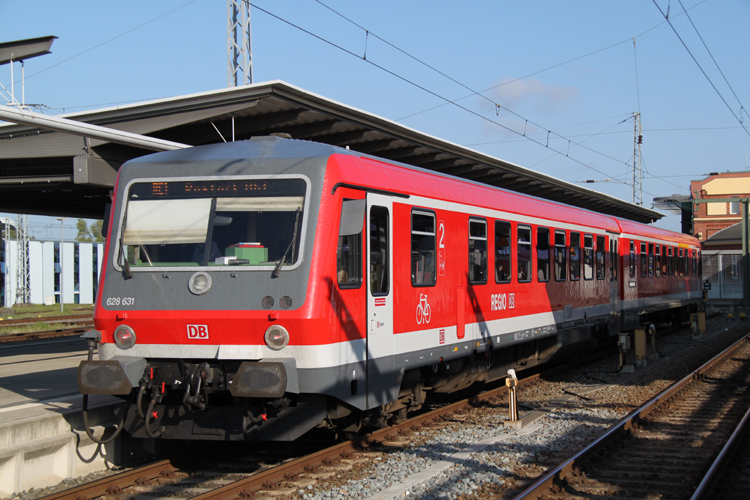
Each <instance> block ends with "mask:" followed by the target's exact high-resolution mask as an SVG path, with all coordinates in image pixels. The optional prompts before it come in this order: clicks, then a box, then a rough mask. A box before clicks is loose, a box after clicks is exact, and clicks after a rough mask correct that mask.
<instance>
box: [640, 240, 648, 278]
mask: <svg viewBox="0 0 750 500" xmlns="http://www.w3.org/2000/svg"><path fill="white" fill-rule="evenodd" d="M646 276H648V253H646V244H645V243H641V278H645V277H646Z"/></svg>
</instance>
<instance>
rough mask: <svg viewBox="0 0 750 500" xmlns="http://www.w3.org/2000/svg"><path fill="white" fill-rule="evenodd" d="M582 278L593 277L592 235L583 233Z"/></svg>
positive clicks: (589, 278)
mask: <svg viewBox="0 0 750 500" xmlns="http://www.w3.org/2000/svg"><path fill="white" fill-rule="evenodd" d="M583 279H585V280H592V279H594V237H593V236H591V235H590V234H584V235H583Z"/></svg>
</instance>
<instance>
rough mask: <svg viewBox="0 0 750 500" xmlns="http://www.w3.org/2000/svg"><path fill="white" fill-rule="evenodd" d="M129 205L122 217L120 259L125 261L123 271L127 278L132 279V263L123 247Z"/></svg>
mask: <svg viewBox="0 0 750 500" xmlns="http://www.w3.org/2000/svg"><path fill="white" fill-rule="evenodd" d="M127 209H128V205H127V203H125V215H123V216H122V232H121V233H120V241H119V244H120V258H121V259H122V260H123V264H122V269H123V271H125V277H126V278H127V279H130V278H132V277H133V273H131V272H130V262H128V256H127V255H126V254H125V247H124V246H123V245H122V237H123V236H124V235H125V225H126V224H127V222H126V221H127V220H128V210H127Z"/></svg>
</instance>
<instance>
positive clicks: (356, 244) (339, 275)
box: [336, 200, 365, 288]
mask: <svg viewBox="0 0 750 500" xmlns="http://www.w3.org/2000/svg"><path fill="white" fill-rule="evenodd" d="M364 216H365V200H344V202H343V204H342V205H341V220H340V223H339V243H338V248H337V249H336V281H337V282H338V285H339V288H359V287H360V286H362V228H363V222H364Z"/></svg>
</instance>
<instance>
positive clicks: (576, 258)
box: [570, 233, 581, 280]
mask: <svg viewBox="0 0 750 500" xmlns="http://www.w3.org/2000/svg"><path fill="white" fill-rule="evenodd" d="M570 279H571V280H579V279H581V233H570Z"/></svg>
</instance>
